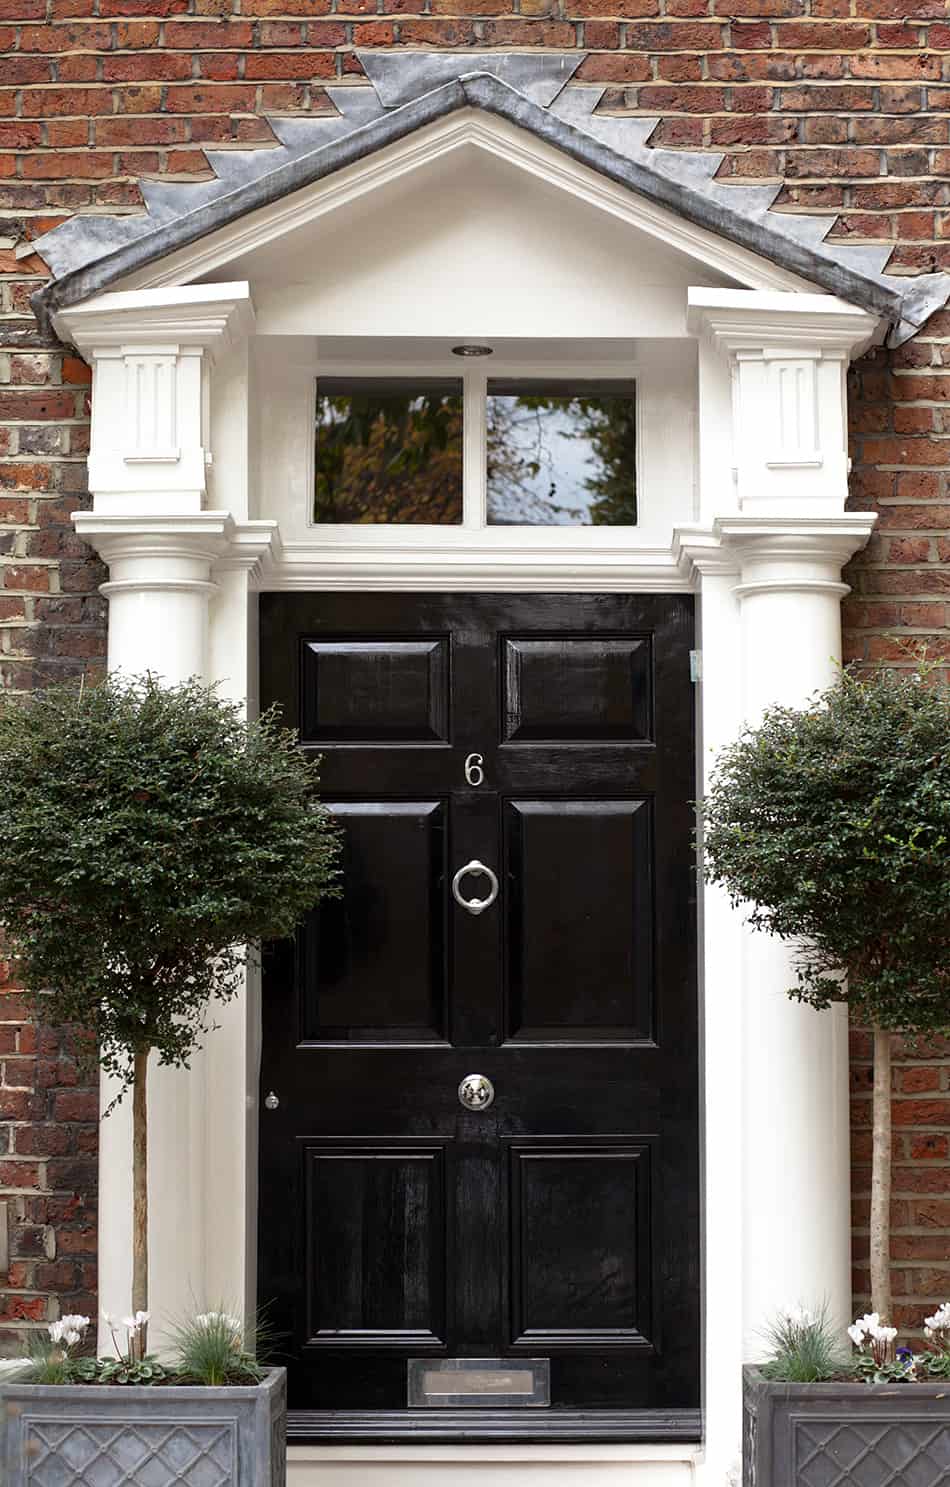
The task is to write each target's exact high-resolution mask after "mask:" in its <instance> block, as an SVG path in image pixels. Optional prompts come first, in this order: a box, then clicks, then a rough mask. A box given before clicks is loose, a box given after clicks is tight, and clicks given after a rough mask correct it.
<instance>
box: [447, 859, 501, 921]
mask: <svg viewBox="0 0 950 1487" xmlns="http://www.w3.org/2000/svg"><path fill="white" fill-rule="evenodd" d="M469 873H481V874H482V875H483V876H484V877H486V878H487V879H488V897H487V898H463V897H462V879H463V878H464V877H466V876H467V875H468V874H469ZM452 897H453V898H454V899H455V902H456V903H457V904H461V906H462V908H463V909H468V912H469V913H470V914H483V913H484V912H485V910H486V909H490V908H491V906H492V904H493V903H494V902H495V899H496V898H497V897H498V879H497V878H496V877H495V874H494V873H493V872H492V870H491V868H490V867H486V866H485V864H484V862H479V861H478V860H477V859H475V858H473V860H472V861H471V862H466V864H465V866H464V867H460V868H459V870H458V872H457V873H456V874H455V877H454V878H453V879H452Z"/></svg>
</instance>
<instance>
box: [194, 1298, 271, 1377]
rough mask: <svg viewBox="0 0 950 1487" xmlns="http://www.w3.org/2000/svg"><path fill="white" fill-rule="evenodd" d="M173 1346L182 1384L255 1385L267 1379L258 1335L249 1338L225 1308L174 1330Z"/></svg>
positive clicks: (236, 1319) (208, 1313)
mask: <svg viewBox="0 0 950 1487" xmlns="http://www.w3.org/2000/svg"><path fill="white" fill-rule="evenodd" d="M251 1331H252V1332H253V1331H254V1329H251ZM171 1346H172V1351H173V1353H174V1356H175V1363H176V1368H177V1371H178V1374H179V1377H180V1381H181V1382H182V1383H194V1384H207V1385H221V1384H256V1383H258V1382H259V1381H260V1380H261V1379H262V1378H263V1377H264V1369H263V1367H262V1366H261V1364H260V1363H259V1361H258V1358H257V1356H256V1355H257V1353H258V1350H259V1349H258V1343H257V1339H256V1336H247V1335H246V1333H245V1329H244V1327H243V1325H242V1323H241V1320H240V1318H239V1317H235V1316H232V1315H230V1314H229V1313H228V1312H226V1311H225V1310H223V1309H221V1310H219V1311H209V1312H205V1313H204V1314H203V1315H201V1316H197V1317H191V1318H189V1319H188V1321H186V1322H183V1323H181V1325H180V1326H178V1327H175V1328H174V1329H173V1330H172V1333H171Z"/></svg>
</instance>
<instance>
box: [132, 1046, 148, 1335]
mask: <svg viewBox="0 0 950 1487" xmlns="http://www.w3.org/2000/svg"><path fill="white" fill-rule="evenodd" d="M147 1079H148V1049H147V1048H146V1049H144V1050H139V1051H137V1052H136V1053H135V1056H134V1066H133V1083H132V1311H133V1312H138V1311H148V1091H147ZM147 1330H148V1329H147V1327H146V1326H145V1324H144V1323H143V1325H142V1327H141V1329H140V1330H139V1332H138V1333H137V1334H136V1335H135V1338H134V1351H135V1354H136V1356H137V1357H139V1358H143V1357H144V1356H145V1354H146V1352H147V1351H148V1345H147V1344H148V1339H147Z"/></svg>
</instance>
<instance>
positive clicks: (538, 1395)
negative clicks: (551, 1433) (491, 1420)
mask: <svg viewBox="0 0 950 1487" xmlns="http://www.w3.org/2000/svg"><path fill="white" fill-rule="evenodd" d="M408 1381H409V1400H408V1403H409V1408H410V1409H460V1408H461V1409H498V1408H502V1409H538V1408H543V1407H544V1406H545V1405H549V1404H550V1403H551V1363H550V1360H549V1359H548V1358H410V1359H409V1366H408Z"/></svg>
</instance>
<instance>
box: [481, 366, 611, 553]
mask: <svg viewBox="0 0 950 1487" xmlns="http://www.w3.org/2000/svg"><path fill="white" fill-rule="evenodd" d="M636 448H637V440H636V400H635V397H634V385H633V383H632V382H570V383H567V382H525V381H519V382H501V381H489V383H488V452H487V457H488V522H489V525H490V526H515V525H525V526H531V527H547V526H554V527H590V526H631V525H632V524H633V523H634V522H635V521H636V519H637V488H636Z"/></svg>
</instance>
